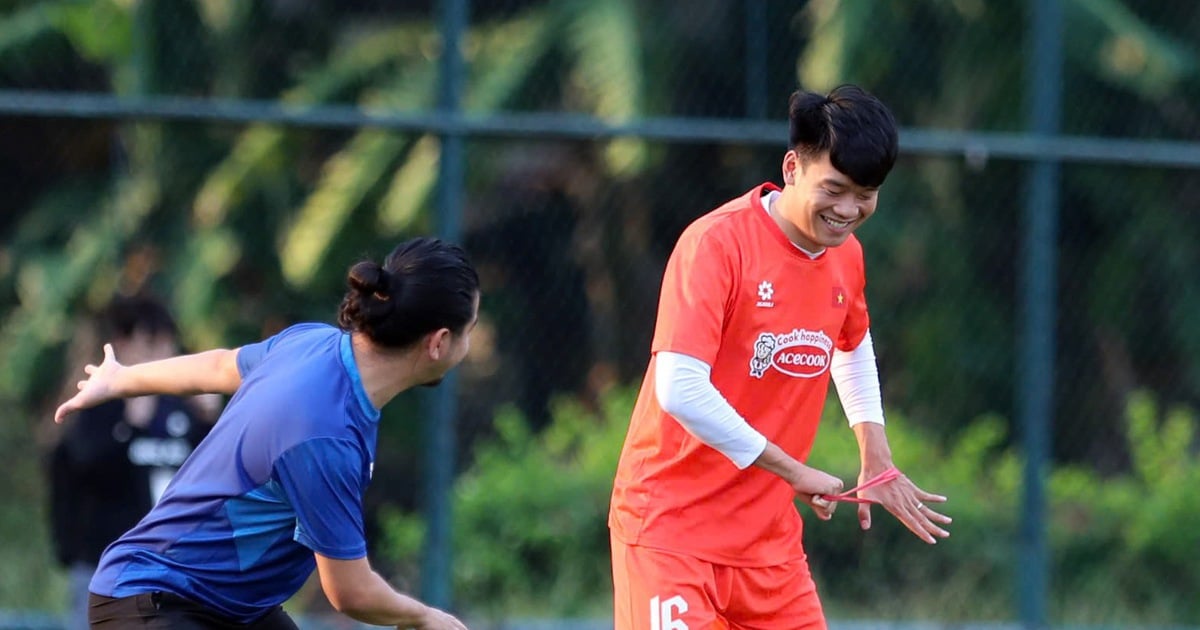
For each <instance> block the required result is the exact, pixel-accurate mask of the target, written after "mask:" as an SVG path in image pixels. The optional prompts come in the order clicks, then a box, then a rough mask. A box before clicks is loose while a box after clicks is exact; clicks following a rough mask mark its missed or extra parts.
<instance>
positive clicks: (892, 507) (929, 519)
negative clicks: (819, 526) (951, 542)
mask: <svg viewBox="0 0 1200 630" xmlns="http://www.w3.org/2000/svg"><path fill="white" fill-rule="evenodd" d="M869 477H870V475H868V474H867V472H866V471H865V470H864V471H863V472H862V473H861V474H860V475H859V480H860V482H861V481H865V480H866V479H868V478H869ZM858 494H859V496H860V497H863V498H868V499H874V500H875V501H877V502H878V503H879V504H880V505H882V506H883V508H884V509H886V510H887V511H888V512H891V513H892V515H893V516H895V517H896V518H897V519H898V520H899V521H900V522H901V523H904V526H905V527H907V528H908V529H909V531H911V532H912V533H913V534H915V535H916V537H917V538H920V539H921V540H923V541H925V542H927V543H929V544H931V545H932V544H934V543H936V542H937V539H938V538H948V537H949V536H950V532H948V531H946V530H945V529H942V527H941V526H940V525H949V524H950V523H951V522H952V521H953V519H951V518H950V517H949V516H946V515H945V514H941V513H939V512H936V511H934V510H933V508H931V507H929V504H930V503H945V502H946V497H944V496H942V495H939V494H932V493H929V492H925V491H924V490H922V489H920V488H918V487H917V486H916V484H914V483H913V482H912V481H911V480H910V479H909V478H908V477H907V476H905V475H900V476H899V477H897V478H896V479H894V480H893V481H890V482H888V483H885V484H882V485H878V486H875V487H873V488H869V489H867V490H864V491H862V492H859V493H858ZM858 521H859V524H860V525H861V526H862V528H863V529H870V528H871V505H870V504H869V503H863V504H860V505H859V506H858ZM939 524H940V525H939Z"/></svg>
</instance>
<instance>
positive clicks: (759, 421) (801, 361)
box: [609, 183, 868, 566]
mask: <svg viewBox="0 0 1200 630" xmlns="http://www.w3.org/2000/svg"><path fill="white" fill-rule="evenodd" d="M773 190H777V188H776V187H775V186H774V185H772V184H769V183H768V184H763V185H761V186H759V187H757V188H755V189H753V190H751V191H750V192H748V193H746V194H745V195H743V196H741V197H739V198H737V199H734V200H732V201H730V202H728V203H726V204H725V205H723V206H721V207H720V208H717V209H716V210H714V211H713V212H710V213H709V214H707V215H705V216H703V217H701V218H699V219H697V220H696V221H695V222H694V223H692V224H691V225H690V226H689V227H688V228H687V229H686V230H685V231H684V233H683V234H682V236H680V238H679V242H678V243H677V244H676V246H675V250H674V252H672V254H671V258H670V260H669V261H668V263H667V269H666V273H665V275H664V278H663V286H662V294H661V297H660V301H659V308H658V320H657V324H656V327H655V334H654V342H653V346H652V348H651V351H652V353H657V352H660V351H670V352H678V353H681V354H686V355H689V356H692V357H695V358H697V359H700V360H703V361H704V362H706V363H708V364H709V365H711V366H712V382H713V384H714V385H715V386H716V388H717V390H718V391H720V392H721V394H722V395H724V397H725V399H726V400H728V401H729V403H730V404H731V405H733V407H734V409H736V410H737V411H738V413H739V414H741V416H742V417H743V418H745V419H746V421H747V422H749V423H750V424H751V425H752V426H753V427H754V428H755V429H757V430H758V431H759V432H761V433H762V434H763V435H765V436H766V437H767V439H768V440H770V441H772V442H774V443H775V444H777V445H778V446H779V447H780V448H782V449H783V450H784V451H786V452H787V453H788V454H790V455H791V456H793V457H795V458H797V459H799V460H801V461H804V460H805V459H806V458H807V457H808V453H809V450H810V449H811V448H812V443H813V439H814V438H815V437H816V432H817V426H818V424H819V422H820V418H821V410H822V407H823V405H824V403H825V398H826V393H827V391H828V388H829V365H830V362H831V360H832V355H833V350H834V349H835V348H837V349H841V350H846V351H849V350H853V349H854V348H856V347H857V346H858V344H859V343H860V342H861V341H862V339H863V337H864V336H865V335H866V333H867V328H868V315H867V305H866V299H865V297H864V292H863V290H864V287H865V284H866V280H865V276H864V273H863V257H862V247H861V245H860V244H859V242H858V240H857V239H855V238H854V237H853V236H851V237H850V238H849V239H848V240H847V241H846V242H845V243H843V244H842V245H841V246H839V247H834V248H828V249H826V251H825V253H824V254H822V255H821V256H818V257H817V258H816V259H813V258H811V257H809V256H808V255H807V254H805V253H804V252H803V251H801V250H799V249H798V248H796V246H795V245H793V244H792V243H791V242H790V241H789V240H788V239H787V236H785V235H784V233H783V231H782V230H781V229H780V228H779V226H778V225H776V224H775V222H774V220H773V219H772V218H771V216H770V215H769V214H767V212H766V210H765V209H764V208H763V205H762V197H763V195H764V194H765V193H767V192H770V191H773ZM654 379H655V359H654V356H653V354H652V356H651V359H650V365H649V367H648V368H647V370H646V376H645V380H644V381H643V383H642V388H641V392H640V394H639V395H638V400H637V404H636V406H635V408H634V412H633V417H632V419H631V421H630V426H629V434H628V436H627V437H626V440H625V446H624V448H623V450H622V452H621V460H620V464H619V465H618V467H617V475H616V481H615V484H614V489H613V495H612V505H611V510H610V513H609V525H610V527H611V528H612V530H613V534H614V535H615V536H617V537H618V538H619V539H620V540H621V541H623V542H625V543H626V544H630V545H641V546H646V547H653V548H658V549H665V550H670V551H678V552H683V553H687V554H690V555H694V556H696V557H699V558H701V559H704V560H708V561H710V562H714V563H718V564H725V565H730V566H771V565H776V564H780V563H783V562H788V561H791V560H794V559H797V558H800V557H803V554H804V551H803V548H802V547H801V542H800V541H801V533H802V530H803V525H802V522H801V520H800V515H799V513H798V512H797V510H796V508H795V506H794V504H793V499H794V495H793V493H792V490H791V487H790V486H788V484H787V483H785V482H784V481H783V480H782V479H780V478H779V477H777V476H775V475H773V474H771V473H768V472H766V471H765V470H762V469H760V468H757V467H754V466H751V467H749V468H747V469H745V470H738V469H737V467H736V466H735V465H734V464H733V463H732V462H730V461H729V460H728V459H727V458H726V457H725V456H724V455H722V454H721V453H719V452H717V451H716V450H714V449H712V448H711V447H709V446H707V445H705V444H704V443H703V442H701V441H699V440H698V439H696V438H695V437H693V436H692V435H691V434H690V433H688V432H687V431H686V430H685V429H684V428H683V427H682V426H681V425H680V424H679V423H678V422H677V421H676V420H675V419H674V418H672V417H670V416H669V415H668V414H666V413H665V412H664V411H663V410H662V409H661V408H660V407H659V404H658V400H657V397H656V395H655V391H654Z"/></svg>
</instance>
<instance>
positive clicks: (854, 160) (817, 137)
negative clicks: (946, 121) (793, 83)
mask: <svg viewBox="0 0 1200 630" xmlns="http://www.w3.org/2000/svg"><path fill="white" fill-rule="evenodd" d="M788 124H789V134H788V148H789V149H792V150H793V151H795V152H796V154H797V155H799V156H800V159H801V161H802V162H804V163H805V164H808V163H809V162H811V161H812V160H814V159H816V158H817V156H819V155H821V154H822V153H824V152H826V151H828V152H829V162H830V163H831V164H832V165H833V167H834V168H836V169H837V170H838V171H840V172H842V173H843V174H845V175H846V176H847V177H849V178H850V179H852V180H854V183H856V184H858V185H859V186H867V187H870V188H876V187H878V186H880V185H882V184H883V181H884V180H885V179H887V176H888V173H889V172H891V170H892V166H893V165H894V164H895V163H896V155H897V154H898V153H899V139H898V134H897V133H896V120H895V118H893V117H892V112H891V111H890V110H889V109H888V108H887V106H886V105H884V104H883V103H882V102H881V101H880V100H879V99H877V98H875V97H874V96H872V95H871V94H869V93H867V92H866V91H865V90H863V89H862V88H860V87H858V86H854V85H842V86H839V87H837V88H834V90H833V91H832V92H830V93H829V94H827V95H821V94H816V93H814V92H806V91H803V90H797V91H796V92H794V93H792V96H791V98H790V99H789V101H788Z"/></svg>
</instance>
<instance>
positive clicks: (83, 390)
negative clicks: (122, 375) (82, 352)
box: [54, 343, 125, 422]
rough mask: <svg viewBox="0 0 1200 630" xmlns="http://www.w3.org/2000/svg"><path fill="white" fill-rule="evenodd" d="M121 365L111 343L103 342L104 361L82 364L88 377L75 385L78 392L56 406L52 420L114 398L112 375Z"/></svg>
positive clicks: (115, 395)
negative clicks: (98, 363) (97, 363)
mask: <svg viewBox="0 0 1200 630" xmlns="http://www.w3.org/2000/svg"><path fill="white" fill-rule="evenodd" d="M123 367H125V366H123V365H121V364H120V363H118V362H117V357H116V355H115V354H114V353H113V347H112V344H110V343H106V344H104V361H103V362H101V363H100V365H91V364H88V365H86V366H84V368H83V371H84V372H86V373H87V374H88V379H87V380H86V381H79V383H78V385H77V387H78V388H79V393H77V394H75V395H74V396H72V397H71V399H70V400H68V401H67V402H64V403H63V404H61V405H59V406H58V409H57V410H55V412H54V421H55V422H62V421H63V419H64V418H66V417H67V416H68V415H69V414H72V413H74V412H76V411H79V410H80V409H87V408H88V407H94V406H96V405H98V404H100V403H102V402H105V401H107V400H112V399H113V398H116V397H117V393H116V392H115V391H114V390H113V375H114V374H116V373H117V371H118V370H120V369H121V368H123Z"/></svg>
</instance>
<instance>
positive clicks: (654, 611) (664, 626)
mask: <svg viewBox="0 0 1200 630" xmlns="http://www.w3.org/2000/svg"><path fill="white" fill-rule="evenodd" d="M687 610H688V605H687V601H686V600H684V599H683V596H682V595H676V596H674V597H672V598H670V599H667V600H666V601H663V599H662V598H661V597H659V596H658V595H655V596H654V597H651V598H650V630H688V627H687V624H686V623H684V622H683V620H682V619H680V618H679V615H682V614H683V613H685V612H687Z"/></svg>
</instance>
